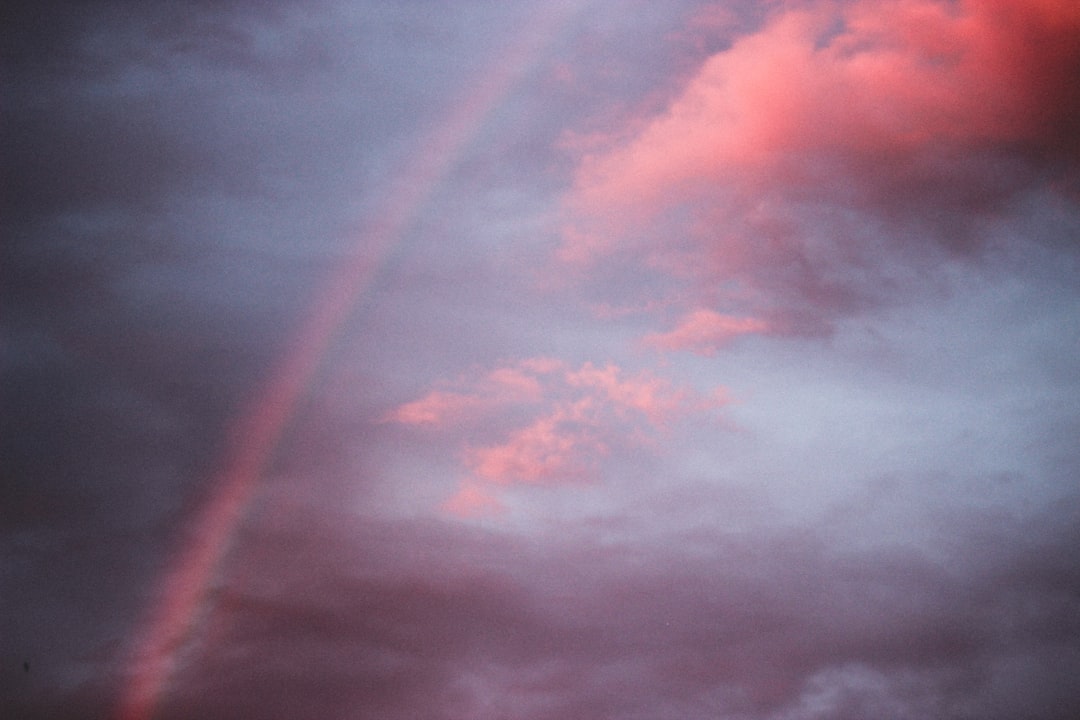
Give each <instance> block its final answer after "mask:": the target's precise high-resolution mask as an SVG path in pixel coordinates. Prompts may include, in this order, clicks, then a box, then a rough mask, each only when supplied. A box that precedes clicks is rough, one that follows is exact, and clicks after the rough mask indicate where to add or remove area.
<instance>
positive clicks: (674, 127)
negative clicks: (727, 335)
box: [560, 0, 1080, 351]
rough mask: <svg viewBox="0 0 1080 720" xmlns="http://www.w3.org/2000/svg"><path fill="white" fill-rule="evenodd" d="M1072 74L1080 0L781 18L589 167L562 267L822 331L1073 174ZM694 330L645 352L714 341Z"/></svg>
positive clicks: (910, 2)
mask: <svg viewBox="0 0 1080 720" xmlns="http://www.w3.org/2000/svg"><path fill="white" fill-rule="evenodd" d="M1078 68H1080V4H1078V3H1076V2H1073V0H1038V1H1036V2H1029V1H1028V0H966V1H962V2H944V1H938V0H856V1H854V2H847V3H820V4H813V5H808V6H805V7H801V8H798V9H786V10H782V11H780V12H778V13H777V14H775V15H774V16H773V17H772V18H771V19H770V20H769V21H768V22H767V23H766V24H765V25H764V26H763V27H762V28H761V29H760V30H759V31H757V32H755V33H753V34H750V35H747V36H744V37H742V38H741V39H739V40H737V41H736V42H735V43H733V44H732V45H731V47H730V48H729V49H727V50H725V51H723V52H720V53H717V54H716V55H713V56H712V57H710V58H709V59H708V60H707V61H706V62H705V63H704V64H703V65H702V67H701V68H700V70H699V71H698V73H697V74H696V76H694V77H693V78H692V79H691V81H690V82H689V83H688V84H687V85H686V87H685V88H684V90H683V91H682V93H681V94H680V95H679V96H678V97H677V98H676V99H675V100H674V101H673V102H672V103H671V104H670V105H669V107H668V108H667V109H666V110H665V111H664V112H663V113H661V114H659V115H657V116H655V117H653V118H651V119H639V120H637V121H635V122H634V123H633V125H634V126H636V127H637V126H639V127H641V128H642V129H641V130H639V131H637V132H635V133H634V134H633V135H632V136H631V138H630V139H629V140H628V141H625V140H622V138H623V137H625V133H623V132H621V131H620V130H619V129H614V130H613V132H612V138H614V139H613V140H612V142H611V143H610V144H609V146H608V147H607V148H603V149H595V148H593V149H592V150H590V151H589V152H588V153H587V154H585V155H583V156H582V157H581V158H580V164H579V168H578V172H577V176H576V179H575V184H574V187H573V189H572V191H571V192H570V193H569V194H568V196H567V198H566V210H567V225H566V228H565V232H564V235H563V245H562V247H561V250H560V255H561V257H562V258H563V259H564V260H568V261H573V262H577V263H589V262H592V261H595V260H596V259H597V258H599V257H608V258H621V260H622V261H623V262H626V263H628V264H633V263H637V264H639V265H640V266H643V267H648V268H651V269H653V270H655V269H657V268H661V269H662V270H663V271H665V272H674V273H676V274H678V275H679V276H680V277H690V278H692V279H694V280H695V281H698V284H699V285H703V286H705V287H710V288H713V289H714V292H713V294H712V295H709V296H707V297H706V296H703V297H701V298H699V300H698V301H697V302H698V304H701V305H714V304H716V303H723V305H724V306H725V307H731V305H732V304H733V301H732V298H737V300H738V303H737V304H736V305H737V307H739V309H740V310H742V311H748V312H749V313H750V314H753V315H765V316H768V317H769V318H770V320H771V321H773V322H774V324H775V326H776V327H774V330H780V329H783V328H782V326H784V325H785V323H787V324H788V325H795V324H798V323H799V322H812V321H814V320H815V319H817V320H821V321H823V322H826V323H827V322H828V318H830V317H833V316H836V315H837V314H842V313H844V312H847V311H850V310H851V309H853V308H857V307H860V306H861V305H862V304H865V303H866V302H873V301H874V300H875V298H877V297H878V296H879V295H880V294H881V293H883V292H885V288H886V287H887V286H889V285H890V283H894V282H895V281H896V277H895V275H896V274H897V272H894V271H895V268H886V266H887V265H889V263H903V262H910V261H911V260H912V257H928V256H929V255H928V254H929V253H931V252H932V246H935V245H936V246H938V247H939V248H940V247H943V248H948V249H949V250H950V251H953V250H970V249H971V247H972V246H973V245H977V239H973V234H974V232H975V230H974V228H977V221H978V218H979V217H983V216H988V215H991V214H994V213H1000V212H1003V211H1004V210H1005V209H1006V208H1007V207H1008V204H1009V202H1010V201H1011V199H1012V198H1015V197H1018V196H1019V195H1020V194H1021V193H1024V192H1026V191H1028V190H1029V189H1031V188H1033V187H1046V186H1049V185H1050V184H1052V183H1054V182H1060V181H1061V178H1062V177H1064V178H1065V181H1066V183H1075V182H1077V177H1080V173H1078V172H1077V166H1078V165H1080V82H1077V72H1078ZM642 260H644V262H642ZM890 273H891V274H890ZM900 274H902V272H901V273H900ZM718 287H719V288H722V289H723V290H722V291H721V292H716V291H715V288H718ZM798 315H802V317H799V318H798V319H793V318H792V316H798ZM687 322H688V323H690V324H689V325H688V326H687V327H685V328H677V329H676V330H675V331H672V332H671V333H667V334H665V335H655V336H652V337H651V338H650V342H652V343H654V344H659V345H661V346H680V347H685V348H686V349H695V348H696V349H697V350H699V351H700V350H702V349H704V348H705V347H708V344H707V343H706V344H705V345H698V344H696V343H695V342H694V341H692V339H691V338H692V336H694V334H695V332H700V331H701V330H702V328H701V327H700V324H701V323H704V322H706V321H704V320H695V319H693V318H688V320H687ZM695 327H696V330H695V329H694V328H695ZM788 329H791V328H790V327H789V328H788Z"/></svg>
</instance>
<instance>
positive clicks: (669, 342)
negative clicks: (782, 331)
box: [645, 308, 769, 355]
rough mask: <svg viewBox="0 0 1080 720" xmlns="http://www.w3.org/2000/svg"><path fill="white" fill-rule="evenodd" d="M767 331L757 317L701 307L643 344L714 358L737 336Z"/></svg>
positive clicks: (647, 338) (649, 337)
mask: <svg viewBox="0 0 1080 720" xmlns="http://www.w3.org/2000/svg"><path fill="white" fill-rule="evenodd" d="M768 329H769V325H768V323H766V322H764V321H763V320H758V319H757V318H750V317H733V316H731V315H722V314H720V313H718V312H715V311H713V310H709V309H707V308H700V309H698V310H694V311H692V312H690V313H689V314H687V315H686V316H685V317H684V318H683V319H682V320H681V321H680V322H679V324H678V325H677V326H676V327H675V329H674V330H671V331H670V332H666V333H657V334H654V335H649V336H647V337H646V338H645V343H646V344H647V345H651V346H653V347H656V348H659V349H661V350H689V351H690V352H694V353H697V354H699V355H714V354H716V351H717V350H718V349H720V348H722V347H724V346H725V345H727V344H728V343H729V342H731V341H732V340H733V339H734V338H736V337H738V336H740V335H748V334H751V333H763V332H765V331H767V330H768Z"/></svg>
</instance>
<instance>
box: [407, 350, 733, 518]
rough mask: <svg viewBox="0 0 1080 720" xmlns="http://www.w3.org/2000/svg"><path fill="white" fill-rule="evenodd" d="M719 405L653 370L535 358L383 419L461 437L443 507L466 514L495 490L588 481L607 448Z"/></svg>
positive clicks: (491, 506)
mask: <svg viewBox="0 0 1080 720" xmlns="http://www.w3.org/2000/svg"><path fill="white" fill-rule="evenodd" d="M724 403H725V395H724V392H723V389H722V388H717V389H715V390H714V391H713V392H711V393H708V394H703V393H700V392H697V391H696V390H693V389H690V388H685V387H677V386H675V385H673V384H672V383H671V382H670V381H669V380H667V379H665V378H662V377H659V376H657V375H655V374H653V373H651V372H645V371H643V372H639V373H630V372H627V371H625V370H623V369H622V368H620V367H618V366H616V365H613V364H607V365H604V366H602V367H601V366H596V365H593V364H592V363H585V364H584V365H582V366H580V367H578V368H572V367H570V366H568V365H566V364H565V363H563V362H561V361H558V360H554V359H550V358H533V359H529V360H525V361H522V362H520V363H517V364H515V365H512V366H507V367H502V368H498V369H496V370H494V371H491V372H489V373H486V374H485V375H483V376H481V377H479V378H477V379H475V380H462V381H460V382H459V383H456V384H455V387H454V389H453V390H452V391H448V390H435V391H432V392H431V393H429V394H428V395H426V396H424V397H423V398H421V399H419V400H416V401H413V402H410V403H406V404H404V405H401V406H400V407H398V408H397V409H395V410H394V411H393V412H392V413H390V415H389V416H388V417H387V420H388V421H391V422H396V423H400V424H405V425H423V426H430V427H433V428H442V429H456V430H458V431H459V432H461V433H462V437H461V448H462V457H463V462H464V467H465V470H466V471H467V473H468V478H467V479H466V480H465V481H464V483H463V484H462V486H461V488H460V489H459V491H458V493H457V494H456V495H455V496H454V497H452V498H451V499H450V500H449V501H447V502H446V503H445V505H444V509H445V510H447V511H449V512H451V513H452V514H456V515H466V516H468V515H474V514H482V513H483V512H487V511H491V510H495V509H497V508H498V507H499V503H498V500H497V499H496V498H495V496H494V495H493V494H492V493H493V489H494V488H495V487H497V486H503V487H506V486H516V485H555V484H563V483H580V482H589V481H592V480H595V479H597V478H598V477H599V476H600V475H602V473H603V463H604V459H605V458H606V457H607V456H608V455H609V454H611V452H612V450H613V449H616V448H619V449H627V448H632V447H642V446H647V445H649V444H650V443H651V442H652V441H653V440H654V439H655V437H656V436H657V434H658V433H661V432H664V431H665V430H668V429H670V428H671V427H672V426H673V425H674V424H675V423H676V422H677V421H679V420H681V419H684V418H687V417H689V416H691V415H697V414H705V413H708V412H710V411H713V410H715V409H718V408H719V407H721V406H722V405H723V404H724ZM507 428H509V429H507Z"/></svg>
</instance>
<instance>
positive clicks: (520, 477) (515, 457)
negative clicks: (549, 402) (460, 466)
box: [467, 409, 608, 485]
mask: <svg viewBox="0 0 1080 720" xmlns="http://www.w3.org/2000/svg"><path fill="white" fill-rule="evenodd" d="M567 414H569V413H566V412H565V411H563V410H562V409H559V410H557V411H556V412H555V413H553V414H552V415H548V416H545V417H540V418H537V419H536V420H535V421H534V422H533V423H532V424H531V425H528V426H527V427H524V428H521V429H518V430H515V431H514V432H512V433H511V434H510V436H509V437H508V438H507V440H506V442H504V443H501V444H499V445H495V446H492V447H482V448H472V449H470V450H468V452H467V465H468V466H469V469H470V470H471V471H472V473H473V474H474V475H475V476H476V477H477V478H479V479H481V480H487V481H490V482H493V483H496V484H499V485H513V484H517V483H528V484H551V483H563V482H568V481H573V480H580V479H584V478H586V477H588V475H589V474H590V472H591V471H593V470H594V468H595V466H596V462H597V458H598V457H600V456H603V455H606V454H607V452H608V447H607V445H605V444H604V443H603V442H602V441H600V440H599V439H597V438H596V437H594V436H593V435H594V432H595V430H594V428H591V427H590V423H582V422H580V421H579V422H574V421H573V419H572V418H569V417H564V415H567Z"/></svg>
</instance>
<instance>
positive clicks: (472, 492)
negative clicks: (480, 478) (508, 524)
mask: <svg viewBox="0 0 1080 720" xmlns="http://www.w3.org/2000/svg"><path fill="white" fill-rule="evenodd" d="M440 507H441V509H442V510H443V511H444V512H446V513H448V514H450V515H453V516H455V517H459V518H472V517H480V516H485V515H493V514H498V513H501V512H503V511H504V510H505V508H504V507H503V504H502V503H501V502H499V499H498V498H496V497H495V496H494V495H492V494H491V493H490V492H489V491H488V489H487V488H485V487H483V486H481V485H479V484H477V483H475V482H470V481H466V482H464V483H462V484H461V487H459V488H458V491H457V492H456V493H454V494H453V495H452V496H451V497H450V498H448V499H447V500H446V501H445V502H444V503H443V504H442V505H441V506H440Z"/></svg>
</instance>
